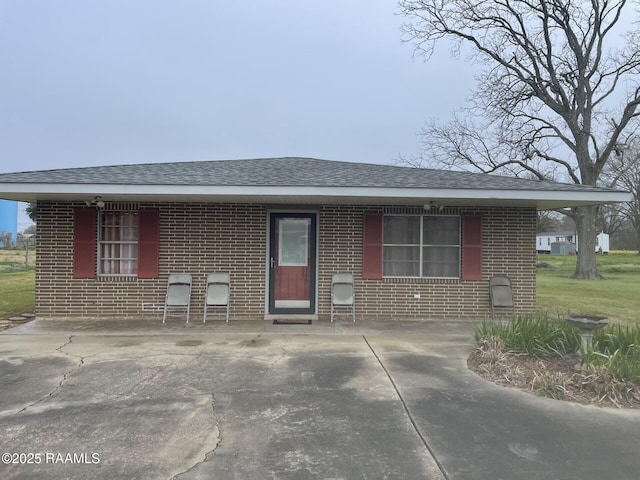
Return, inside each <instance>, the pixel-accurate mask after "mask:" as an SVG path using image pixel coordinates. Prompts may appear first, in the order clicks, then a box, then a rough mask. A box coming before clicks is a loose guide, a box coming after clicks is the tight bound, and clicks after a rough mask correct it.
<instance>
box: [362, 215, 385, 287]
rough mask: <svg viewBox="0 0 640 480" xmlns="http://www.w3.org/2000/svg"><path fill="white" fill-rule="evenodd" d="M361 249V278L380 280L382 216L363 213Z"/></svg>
mask: <svg viewBox="0 0 640 480" xmlns="http://www.w3.org/2000/svg"><path fill="white" fill-rule="evenodd" d="M363 236H364V242H363V248H362V278H365V279H368V280H380V279H381V278H382V214H381V213H365V215H364V235H363Z"/></svg>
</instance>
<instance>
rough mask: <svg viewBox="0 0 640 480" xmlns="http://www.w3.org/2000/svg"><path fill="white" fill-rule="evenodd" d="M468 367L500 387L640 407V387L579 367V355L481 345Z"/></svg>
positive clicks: (569, 399) (580, 401)
mask: <svg viewBox="0 0 640 480" xmlns="http://www.w3.org/2000/svg"><path fill="white" fill-rule="evenodd" d="M467 365H468V366H469V368H470V369H471V370H472V371H474V372H475V373H477V374H478V375H480V376H481V377H483V378H485V379H487V380H489V381H491V382H493V383H495V384H497V385H501V386H505V387H511V388H517V389H520V390H523V391H526V392H529V393H532V394H535V395H539V396H543V397H548V398H554V399H556V400H565V401H570V402H576V403H581V404H584V405H596V406H600V407H614V408H636V409H640V389H639V388H638V387H637V386H635V385H632V384H629V383H626V382H622V381H620V380H618V379H616V378H614V377H613V376H612V375H611V374H610V373H608V372H607V371H606V370H604V369H596V368H594V367H590V368H587V369H582V368H580V357H579V356H578V355H570V356H565V357H562V358H551V357H545V358H535V357H531V356H527V355H518V354H514V353H508V352H500V351H490V350H487V349H485V348H483V347H482V346H481V347H480V348H478V349H476V350H475V351H474V352H473V353H472V354H471V355H470V356H469V358H468V360H467Z"/></svg>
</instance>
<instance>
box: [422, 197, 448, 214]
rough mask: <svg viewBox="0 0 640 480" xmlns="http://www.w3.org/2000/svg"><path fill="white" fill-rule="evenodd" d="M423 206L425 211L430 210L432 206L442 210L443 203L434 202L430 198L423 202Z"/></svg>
mask: <svg viewBox="0 0 640 480" xmlns="http://www.w3.org/2000/svg"><path fill="white" fill-rule="evenodd" d="M423 208H424V209H425V211H427V212H428V211H430V210H431V209H432V208H437V209H438V212H442V211H443V210H444V205H438V204H437V203H436V202H434V201H433V200H431V201H430V202H428V203H425V204H424V205H423Z"/></svg>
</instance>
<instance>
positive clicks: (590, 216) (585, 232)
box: [572, 205, 603, 280]
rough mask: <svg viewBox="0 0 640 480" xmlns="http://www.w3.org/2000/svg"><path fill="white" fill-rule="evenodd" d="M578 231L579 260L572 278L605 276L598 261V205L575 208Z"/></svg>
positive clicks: (594, 278) (589, 278)
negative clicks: (601, 273) (601, 272)
mask: <svg viewBox="0 0 640 480" xmlns="http://www.w3.org/2000/svg"><path fill="white" fill-rule="evenodd" d="M573 212H574V220H575V223H576V230H577V233H578V261H577V263H576V271H575V273H574V274H573V276H572V278H579V279H582V280H597V279H600V278H603V277H602V275H600V274H599V273H598V266H597V263H596V235H597V229H596V220H597V218H598V206H597V205H596V206H584V207H576V208H574V209H573Z"/></svg>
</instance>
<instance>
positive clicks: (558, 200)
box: [0, 183, 632, 210]
mask: <svg viewBox="0 0 640 480" xmlns="http://www.w3.org/2000/svg"><path fill="white" fill-rule="evenodd" d="M95 196H101V197H102V199H103V200H105V201H136V202H143V201H144V202H170V201H176V202H216V203H221V202H225V203H226V202H234V203H261V204H273V203H282V204H289V203H290V204H296V203H307V204H358V205H380V204H393V205H401V204H405V205H422V204H425V203H427V202H429V201H433V202H436V203H439V204H442V205H449V206H464V205H508V206H528V207H535V208H537V209H538V210H550V209H558V208H567V207H576V206H581V205H597V204H604V203H616V202H628V201H631V200H632V196H631V194H630V193H628V192H621V191H609V190H601V191H592V190H586V191H575V190H492V189H429V188H381V187H324V186H320V187H318V186H316V187H309V186H192V185H121V184H47V183H5V184H0V198H3V199H6V200H16V201H21V202H34V201H38V200H54V201H87V200H91V199H93V198H94V197H95Z"/></svg>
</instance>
